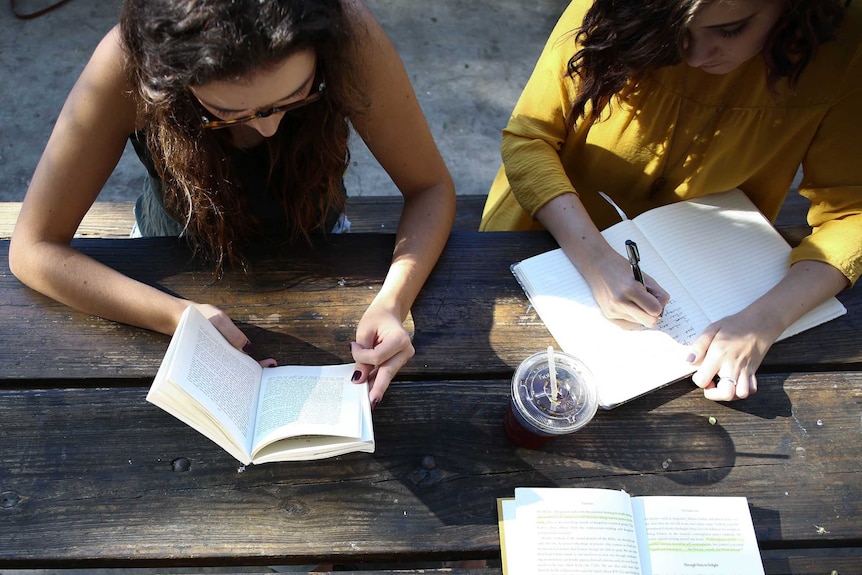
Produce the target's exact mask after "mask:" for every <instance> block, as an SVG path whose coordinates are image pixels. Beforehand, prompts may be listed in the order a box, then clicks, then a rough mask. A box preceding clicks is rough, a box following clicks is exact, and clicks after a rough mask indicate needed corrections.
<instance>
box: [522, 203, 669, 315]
mask: <svg viewBox="0 0 862 575" xmlns="http://www.w3.org/2000/svg"><path fill="white" fill-rule="evenodd" d="M536 219H538V220H539V221H540V222H541V223H542V225H543V226H545V228H546V229H547V230H548V231H549V232H550V233H551V235H553V236H554V239H556V240H557V243H559V244H560V247H561V248H562V249H563V252H564V253H565V254H566V256H567V257H568V258H569V260H570V261H571V262H572V263H573V264H574V265H575V267H576V268H578V271H579V272H580V273H581V275H583V276H584V279H586V280H587V284H588V285H589V286H590V291H591V292H592V294H593V297H595V298H596V302H597V303H598V304H599V307H600V308H601V310H602V313H603V314H604V315H605V317H607V318H609V319H611V320H619V321H621V322H625V323H628V324H637V325H640V326H646V327H652V326H654V325H655V324H656V322H657V321H658V318H659V316H660V314H661V312H662V309H663V308H664V305H665V304H666V303H667V301H668V299H669V296H668V294H667V293H665V291H664V290H663V289H662V288H661V287H660V286H659V285H658V284H657V283H655V282H654V281H653V280H652V278H649V277H647V276H644V283H645V284H646V288H647V289H644V286H642V285H641V284H640V283H638V282H637V281H635V279H634V276H633V275H632V270H631V267H630V265H629V262H628V260H626V259H625V258H624V257H622V256H621V255H619V254H618V253H617V252H615V251H614V250H613V249H612V248H611V247H610V246H609V245H608V243H607V242H606V241H605V238H604V237H603V236H602V234H601V233H600V232H599V230H598V228H597V227H596V225H595V224H594V223H593V221H592V219H590V216H589V214H587V211H586V209H585V208H584V206H583V204H582V203H581V201H580V200H579V199H578V196H576V195H575V194H572V193H567V194H562V195H560V196H557V197H555V198H554V199H552V200H551V201H549V202H548V203H547V204H545V205H544V206H543V207H542V208H540V209H539V211H538V212H536Z"/></svg>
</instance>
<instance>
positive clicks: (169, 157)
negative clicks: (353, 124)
mask: <svg viewBox="0 0 862 575" xmlns="http://www.w3.org/2000/svg"><path fill="white" fill-rule="evenodd" d="M354 26H355V25H354V24H353V23H351V21H350V20H349V17H348V15H347V14H346V13H345V11H344V8H343V6H342V4H341V1H340V0H126V1H125V2H124V4H123V9H122V12H121V16H120V31H121V38H122V42H123V45H124V48H125V50H126V53H127V67H128V74H129V78H130V81H131V84H132V86H133V89H134V90H135V91H136V94H135V96H137V97H138V100H139V101H140V102H141V105H142V120H143V127H144V132H145V134H146V136H147V146H148V148H149V150H150V153H151V155H152V157H153V160H154V163H155V167H156V171H157V172H158V174H159V177H160V179H161V180H162V183H163V192H164V204H165V208H166V210H167V211H168V213H170V214H171V215H172V216H173V217H174V218H175V219H176V220H177V221H179V222H180V223H181V224H183V225H184V226H185V235H186V236H187V237H189V238H190V239H191V240H192V242H193V244H194V246H195V247H196V248H198V249H199V250H201V251H203V252H204V253H205V254H206V255H207V256H209V257H210V258H211V259H212V260H213V262H214V263H215V265H216V269H217V270H219V271H220V270H221V269H222V268H223V266H224V265H225V264H227V263H238V262H242V261H243V259H244V258H243V253H242V251H243V248H244V247H245V246H247V245H248V244H249V243H251V242H252V241H254V240H256V239H257V238H258V236H259V235H260V230H261V229H262V226H261V225H260V222H259V221H257V219H256V218H255V217H254V216H253V215H252V213H251V210H250V209H249V205H248V199H247V195H246V194H243V193H242V192H243V190H242V188H241V184H240V183H239V179H238V178H237V177H236V173H235V171H236V170H235V168H234V167H233V166H232V162H230V161H228V157H229V148H228V146H229V145H230V144H229V135H228V130H215V131H213V130H205V129H203V128H202V127H201V121H200V108H199V107H198V106H199V104H197V102H196V100H195V98H194V96H193V95H192V94H191V92H190V91H189V87H190V86H199V85H204V84H207V83H209V82H213V81H218V80H224V79H234V78H237V77H239V78H244V77H249V76H250V75H252V74H254V73H258V72H261V71H266V70H268V69H270V68H272V67H274V66H276V65H278V64H279V63H282V62H283V61H284V60H285V59H286V58H288V57H290V56H291V55H293V54H296V53H297V52H299V51H302V50H308V49H311V50H313V51H314V53H315V54H316V57H317V67H318V71H319V72H320V73H322V74H323V77H324V79H325V82H326V96H325V97H324V98H323V99H321V100H319V101H318V102H315V103H314V104H311V105H309V106H306V107H305V108H303V110H302V112H301V114H298V115H297V116H295V117H290V119H289V121H283V122H282V124H281V125H280V127H279V130H278V132H277V133H276V135H275V136H273V137H271V138H268V139H267V140H266V144H265V145H266V146H267V148H268V154H269V158H270V166H271V168H270V173H269V174H268V176H267V193H271V194H273V195H274V197H276V198H277V199H278V201H279V203H280V204H281V205H282V206H283V209H284V214H285V220H286V221H287V222H288V230H287V235H288V238H287V239H288V240H289V241H290V242H295V241H296V240H298V239H303V238H304V239H305V240H308V239H309V238H310V233H312V232H314V231H316V230H319V229H320V228H321V227H322V226H323V224H324V221H325V218H326V215H327V213H329V212H331V211H332V210H341V209H343V207H344V192H343V183H342V177H343V175H344V170H345V168H346V165H347V163H348V161H349V158H350V153H349V150H348V145H347V144H348V139H349V135H350V129H349V123H348V118H349V117H350V116H351V115H352V114H354V113H357V112H358V111H360V110H361V109H362V108H363V107H364V106H365V105H366V103H365V102H364V99H363V97H362V96H361V94H362V92H361V89H360V88H359V81H360V79H359V78H357V77H356V72H355V70H356V66H355V65H354V62H353V61H352V60H353V59H354V56H353V54H354V52H353V45H354V42H355V34H356V30H355V29H354ZM286 119H287V116H286Z"/></svg>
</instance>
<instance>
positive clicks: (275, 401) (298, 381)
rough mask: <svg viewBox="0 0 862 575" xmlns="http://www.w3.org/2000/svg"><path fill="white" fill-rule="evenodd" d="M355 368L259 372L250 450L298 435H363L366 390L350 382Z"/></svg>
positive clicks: (302, 367)
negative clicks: (256, 405)
mask: <svg viewBox="0 0 862 575" xmlns="http://www.w3.org/2000/svg"><path fill="white" fill-rule="evenodd" d="M354 369H355V366H354V364H352V363H350V364H343V365H327V366H280V367H272V368H265V369H263V375H262V377H261V386H260V398H259V404H258V408H257V424H256V429H255V434H254V449H253V450H252V452H253V453H254V452H256V451H257V450H259V449H260V448H261V446H262V445H265V444H267V443H271V442H273V441H278V440H279V439H284V438H287V437H293V436H298V435H330V436H340V437H352V438H354V439H357V438H359V437H361V435H362V419H363V418H362V409H361V406H362V403H363V396H364V398H365V399H364V401H365V403H368V387H367V386H366V385H357V384H355V383H353V382H351V381H350V378H351V377H352V376H353V371H354Z"/></svg>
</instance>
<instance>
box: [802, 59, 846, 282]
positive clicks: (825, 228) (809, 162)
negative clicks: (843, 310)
mask: <svg viewBox="0 0 862 575" xmlns="http://www.w3.org/2000/svg"><path fill="white" fill-rule="evenodd" d="M847 70H848V72H847V75H846V76H845V85H844V87H842V88H841V89H840V92H839V93H843V94H844V95H843V96H842V97H841V98H840V99H838V101H837V102H836V104H835V105H834V106H833V107H832V108H831V109H830V110H829V112H828V113H827V114H826V116H825V117H824V119H823V121H822V122H821V124H820V126H819V128H818V130H817V134H816V135H815V137H814V140H813V141H812V142H811V144H810V146H809V147H808V152H807V154H806V156H805V158H804V159H803V163H802V172H803V179H802V182H801V185H800V187H799V193H800V194H802V195H803V196H805V197H807V198H808V199H809V200H811V208H810V209H809V211H808V224H809V225H810V226H811V227H812V228H813V231H812V233H811V235H810V236H808V237H807V238H805V239H804V240H803V241H802V242H801V243H800V244H799V246H798V247H796V248H795V249H794V250H793V253H792V255H791V263H795V262H798V261H801V260H816V261H822V262H825V263H828V264H830V265H832V266H834V267H835V268H837V269H839V270H840V271H841V272H842V273H843V274H844V275H845V276H847V279H849V280H850V282H851V285H852V284H854V283H855V282H856V280H858V279H859V277H860V275H862V143H860V142H862V140H860V134H862V47H859V48H857V50H856V54H855V57H854V58H853V63H852V64H851V65H850V66H849V67H848V69H847Z"/></svg>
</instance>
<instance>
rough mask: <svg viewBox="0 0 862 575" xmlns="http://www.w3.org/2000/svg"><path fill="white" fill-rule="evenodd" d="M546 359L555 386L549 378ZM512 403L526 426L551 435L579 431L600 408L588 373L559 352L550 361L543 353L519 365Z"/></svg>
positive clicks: (545, 353)
mask: <svg viewBox="0 0 862 575" xmlns="http://www.w3.org/2000/svg"><path fill="white" fill-rule="evenodd" d="M549 359H550V360H551V362H552V363H553V365H554V373H555V374H556V382H553V381H552V378H551V372H550V370H549V368H548V366H549ZM554 383H556V390H554V389H553V387H554V385H553V384H554ZM554 391H556V395H554ZM512 400H513V403H514V405H513V407H515V408H516V409H517V410H518V411H519V413H520V414H521V415H522V416H523V418H524V419H525V420H526V421H527V422H529V423H530V424H532V425H533V426H535V427H536V429H538V430H540V431H542V432H544V433H547V434H550V435H563V434H566V433H571V432H573V431H576V430H578V429H580V428H581V427H583V426H584V425H586V424H587V423H588V422H589V421H590V420H591V419H592V418H593V416H594V415H595V414H596V410H597V409H598V407H599V401H598V392H597V391H596V385H595V381H594V380H593V375H592V373H590V370H589V369H588V368H587V366H586V365H584V364H583V363H582V362H581V361H580V360H579V359H578V358H576V357H574V356H572V355H569V354H567V353H564V352H561V351H554V352H553V355H552V357H551V356H549V352H547V351H542V352H539V353H535V354H533V355H531V356H530V357H528V358H527V359H525V360H524V361H523V362H521V365H520V366H518V369H517V370H515V374H514V375H513V376H512Z"/></svg>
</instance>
